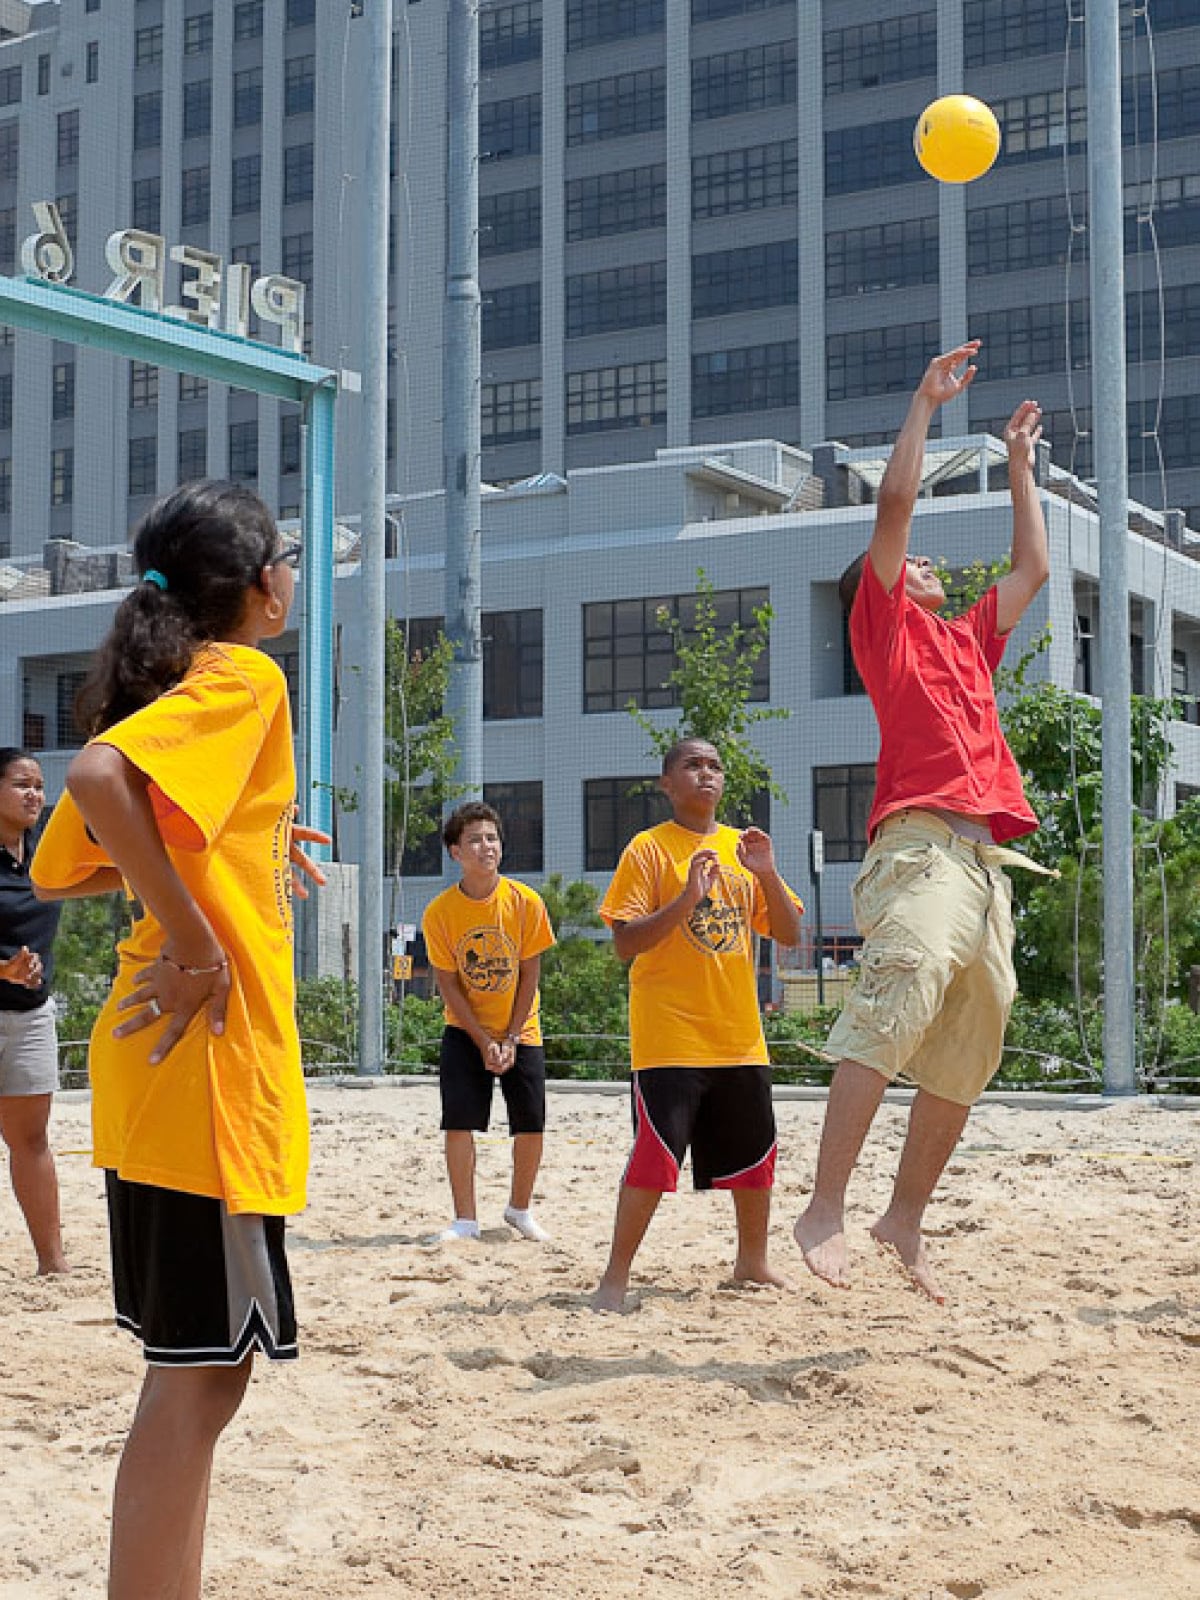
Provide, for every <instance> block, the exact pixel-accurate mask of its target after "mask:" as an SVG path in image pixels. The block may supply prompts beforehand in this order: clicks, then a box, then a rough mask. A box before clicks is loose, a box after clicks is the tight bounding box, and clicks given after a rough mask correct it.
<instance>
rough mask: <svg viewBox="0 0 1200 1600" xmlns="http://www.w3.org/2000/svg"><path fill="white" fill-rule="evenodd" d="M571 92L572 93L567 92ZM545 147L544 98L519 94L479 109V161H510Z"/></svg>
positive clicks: (536, 152) (537, 152)
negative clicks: (543, 131) (543, 137)
mask: <svg viewBox="0 0 1200 1600" xmlns="http://www.w3.org/2000/svg"><path fill="white" fill-rule="evenodd" d="M568 92H569V91H568ZM541 148H542V97H541V95H540V94H523V95H518V96H517V97H516V98H515V99H513V100H489V101H488V102H487V104H486V105H481V106H480V108H479V159H480V160H481V161H507V160H509V159H510V157H514V156H533V155H537V154H539V152H540V151H541Z"/></svg>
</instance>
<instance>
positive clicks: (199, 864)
mask: <svg viewBox="0 0 1200 1600" xmlns="http://www.w3.org/2000/svg"><path fill="white" fill-rule="evenodd" d="M133 554H134V560H135V562H136V565H137V570H138V572H139V574H140V580H139V582H138V583H137V584H136V585H135V586H134V588H133V589H132V591H131V592H130V593H129V594H128V595H127V596H126V598H125V599H124V600H123V601H122V603H121V605H120V606H119V607H118V609H117V612H116V615H115V617H114V619H113V625H112V628H111V630H110V632H109V635H108V637H107V639H106V640H105V641H104V643H103V644H102V645H101V647H100V650H99V652H98V654H97V657H96V661H95V665H94V667H93V670H92V673H91V676H90V678H89V680H88V682H87V683H86V684H85V686H84V689H83V692H82V695H81V698H80V714H81V717H82V718H83V721H84V724H85V726H86V728H87V731H88V732H89V733H90V734H91V735H92V740H91V743H90V744H88V745H87V747H86V748H85V749H84V750H82V751H81V752H80V754H79V755H78V756H77V757H76V758H75V760H74V761H73V762H72V763H71V767H70V769H69V771H68V773H67V793H66V795H64V797H63V799H62V800H61V801H60V803H59V805H58V807H57V809H56V810H55V813H54V816H53V817H52V818H51V821H50V824H49V826H48V827H47V829H46V833H45V835H44V837H43V839H42V842H41V845H40V846H39V849H38V852H37V855H36V857H35V860H34V864H33V877H34V881H35V884H36V885H37V886H38V889H39V892H40V893H42V894H43V895H44V896H45V897H47V898H58V897H63V896H69V895H81V894H95V893H102V892H106V891H109V890H111V889H113V888H115V887H125V888H126V889H127V891H128V892H129V893H130V894H131V895H132V896H134V897H136V900H137V901H138V902H139V903H140V915H139V916H138V919H137V921H136V922H135V924H134V928H133V931H132V933H131V934H130V936H129V938H128V939H127V940H126V941H125V942H124V943H123V945H122V946H121V948H120V950H119V952H118V953H119V956H120V966H119V971H118V974H117V977H116V979H115V981H114V984H113V989H112V993H111V994H110V996H109V998H108V1001H107V1003H106V1005H105V1007H104V1009H103V1011H102V1012H101V1014H100V1017H99V1018H98V1020H97V1023H96V1027H95V1031H94V1033H93V1035H92V1042H91V1048H90V1053H89V1071H90V1074H91V1079H92V1090H93V1112H92V1116H93V1143H94V1150H95V1161H96V1164H97V1166H100V1167H103V1168H104V1169H105V1177H106V1184H107V1188H108V1204H109V1220H110V1231H111V1240H112V1258H113V1280H114V1292H115V1298H116V1315H117V1321H118V1322H119V1323H120V1324H121V1325H122V1326H123V1327H127V1328H129V1329H130V1330H131V1331H132V1332H133V1333H134V1334H136V1335H137V1336H138V1337H139V1338H140V1339H141V1340H142V1344H143V1347H144V1351H145V1356H146V1359H147V1361H148V1363H149V1369H148V1372H147V1375H146V1379H145V1383H144V1385H143V1388H142V1394H141V1398H140V1400H139V1403H138V1408H137V1413H136V1416H135V1418H134V1422H133V1426H132V1428H131V1431H130V1434H129V1438H128V1439H127V1441H126V1444H125V1450H124V1454H123V1456H122V1459H121V1465H120V1468H119V1470H118V1473H117V1485H116V1494H115V1498H114V1505H113V1524H112V1552H111V1565H110V1575H109V1584H110V1587H109V1596H110V1600H135V1597H137V1600H141V1597H143V1596H145V1595H148V1594H164V1595H166V1594H170V1595H178V1596H179V1597H180V1600H193V1597H198V1596H199V1593H200V1567H201V1555H202V1543H203V1530H204V1520H205V1513H206V1510H207V1500H208V1483H209V1475H210V1471H211V1467H212V1458H213V1452H214V1450H215V1447H216V1442H217V1439H218V1438H219V1436H220V1434H221V1432H222V1430H223V1429H224V1427H225V1426H226V1424H227V1423H228V1422H229V1421H230V1419H231V1418H232V1417H233V1415H234V1413H235V1412H236V1411H237V1409H238V1406H239V1405H240V1403H241V1400H242V1396H243V1394H244V1393H245V1388H246V1384H247V1382H248V1380H249V1377H250V1370H251V1365H252V1362H253V1352H254V1351H255V1350H256V1349H258V1350H261V1351H263V1353H264V1354H266V1355H267V1356H269V1357H270V1358H271V1359H273V1360H286V1359H288V1358H292V1357H294V1356H295V1355H296V1326H295V1314H294V1309H293V1305H292V1293H291V1283H290V1279H289V1276H288V1269H287V1260H286V1256H285V1254H284V1243H283V1233H284V1218H285V1216H287V1215H288V1214H290V1213H292V1212H295V1211H298V1210H300V1209H301V1208H302V1207H303V1205H304V1190H305V1177H306V1171H307V1164H308V1119H307V1113H306V1108H305V1097H304V1082H303V1077H302V1074H301V1066H300V1045H299V1038H298V1035H297V1031H296V1023H295V1011H294V998H295V997H294V986H293V978H292V919H291V866H290V864H291V861H292V859H293V858H294V859H296V860H297V861H298V862H299V863H300V864H301V865H303V866H305V867H306V868H309V869H310V870H311V871H312V875H313V876H315V877H316V878H317V881H321V880H320V875H319V874H318V873H316V871H315V869H311V864H310V863H308V862H307V860H306V858H304V857H303V856H302V854H301V852H299V851H298V850H295V849H294V846H293V839H294V837H295V835H296V834H297V833H298V834H299V835H300V836H301V837H307V838H317V837H320V836H318V835H316V834H314V833H312V832H311V830H308V829H295V828H294V827H293V822H292V817H293V811H294V802H295V771H294V767H293V760H292V736H291V722H290V716H289V711H288V699H287V688H286V684H285V681H284V678H283V674H282V673H281V672H280V670H279V667H278V666H277V665H276V664H275V663H274V662H273V661H271V659H270V658H269V657H268V656H266V655H265V654H263V653H262V652H261V651H260V650H259V649H258V648H257V646H258V645H259V643H260V642H261V641H262V640H263V639H270V638H274V637H276V636H277V635H278V634H279V633H281V632H282V631H283V628H284V626H285V625H286V621H287V614H288V608H289V606H290V604H291V601H292V591H293V585H294V581H295V580H294V577H293V567H294V566H295V565H296V564H297V560H298V555H299V551H298V548H296V547H290V548H289V547H286V546H284V545H283V544H282V542H281V540H280V536H279V533H278V530H277V529H276V527H275V525H274V522H273V521H272V519H271V515H270V512H269V511H268V510H267V508H266V506H264V505H263V503H262V502H261V501H260V500H259V499H258V498H257V496H255V495H253V494H251V493H250V492H249V491H248V490H245V489H242V488H240V487H238V486H237V485H235V484H232V483H220V482H202V483H192V484H187V485H184V486H183V487H182V488H180V489H177V490H176V491H175V492H174V493H173V494H170V495H168V496H167V497H166V498H165V499H163V500H161V501H160V502H159V503H158V504H157V505H156V506H154V507H153V508H152V510H151V511H150V512H149V513H148V514H147V516H146V517H145V518H144V519H143V521H142V523H141V524H140V526H139V527H138V529H137V532H136V535H135V537H134V544H133Z"/></svg>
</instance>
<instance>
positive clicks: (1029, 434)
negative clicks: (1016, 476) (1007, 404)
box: [1004, 400, 1042, 472]
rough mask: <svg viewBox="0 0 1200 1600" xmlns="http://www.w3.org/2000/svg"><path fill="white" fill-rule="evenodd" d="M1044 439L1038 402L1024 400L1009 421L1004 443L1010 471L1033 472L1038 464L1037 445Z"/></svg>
mask: <svg viewBox="0 0 1200 1600" xmlns="http://www.w3.org/2000/svg"><path fill="white" fill-rule="evenodd" d="M1041 437H1042V408H1041V406H1040V405H1038V403H1037V401H1036V400H1022V401H1021V404H1020V405H1019V406H1018V407H1017V409H1016V410H1015V411H1014V412H1013V414H1012V416H1011V417H1010V418H1009V419H1008V426H1007V427H1006V428H1005V430H1004V443H1005V444H1006V445H1007V446H1008V466H1009V470H1010V471H1012V469H1013V468H1014V467H1015V468H1018V469H1022V468H1023V469H1026V470H1028V471H1029V472H1032V471H1033V469H1034V467H1035V465H1036V464H1037V445H1038V440H1039V439H1040V438H1041Z"/></svg>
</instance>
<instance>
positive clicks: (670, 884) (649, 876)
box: [600, 822, 799, 1072]
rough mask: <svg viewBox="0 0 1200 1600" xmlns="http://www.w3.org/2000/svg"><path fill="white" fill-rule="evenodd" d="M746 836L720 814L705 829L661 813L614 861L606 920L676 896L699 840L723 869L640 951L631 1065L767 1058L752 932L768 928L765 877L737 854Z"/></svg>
mask: <svg viewBox="0 0 1200 1600" xmlns="http://www.w3.org/2000/svg"><path fill="white" fill-rule="evenodd" d="M740 837H741V835H740V834H739V832H738V830H737V829H736V828H726V827H724V826H723V825H720V824H718V827H717V830H716V832H715V833H708V834H699V833H693V832H692V831H691V829H690V828H683V827H680V825H679V824H678V823H677V822H661V823H659V825H658V827H656V828H649V829H647V831H646V832H645V833H639V834H638V835H637V836H636V837H635V838H634V839H632V840H631V841H630V842H629V844H627V845H626V847H625V849H624V851H623V852H622V855H621V859H620V861H619V862H618V863H617V870H616V872H615V873H614V875H613V880H612V882H611V883H610V884H609V886H608V893H607V894H606V895H605V896H604V900H603V903H602V904H601V906H600V915H601V916H602V917H603V918H604V920H605V922H607V923H609V924H610V925H611V924H612V923H614V922H635V921H637V920H638V919H639V918H641V917H648V916H650V915H652V914H653V913H654V912H655V911H660V910H661V909H662V908H663V906H665V905H669V904H670V903H671V901H672V900H676V899H678V897H679V895H680V894H681V893H682V891H683V887H684V885H685V884H686V882H687V876H688V871H689V868H690V867H691V862H692V857H693V856H694V855H695V854H696V852H697V851H698V850H715V851H716V852H717V856H718V859H719V861H720V869H721V875H720V878H719V879H718V881H717V882H716V883H715V884H714V885H713V888H712V890H711V891H710V892H709V894H708V895H707V896H706V897H705V898H704V899H703V900H702V901H701V902H700V904H699V905H698V906H697V907H696V909H695V910H694V911H693V912H692V914H691V916H690V917H689V918H688V920H687V921H686V922H685V923H683V924H681V926H679V927H678V928H674V929H672V931H671V932H670V933H669V934H668V935H667V937H666V938H665V939H663V940H661V941H660V942H659V943H658V944H656V945H655V946H654V947H653V948H652V949H650V950H645V951H643V952H642V954H641V955H639V956H635V957H634V960H633V964H632V966H631V967H630V969H629V1035H630V1047H631V1051H632V1056H633V1069H634V1071H635V1072H641V1071H643V1070H644V1069H646V1068H647V1067H741V1066H761V1065H765V1064H766V1062H767V1060H768V1056H767V1043H766V1040H765V1039H764V1037H763V1030H762V1019H761V1017H760V1015H759V1009H758V990H757V984H756V979H755V971H754V944H753V940H752V938H751V932H752V931H753V932H754V933H761V934H769V933H770V931H771V929H770V919H769V916H768V913H767V903H766V897H765V896H764V894H763V891H762V886H761V885H760V883H759V881H758V879H757V878H756V877H755V876H754V874H753V873H752V872H748V871H747V870H746V868H745V867H743V866H742V864H741V862H740V861H739V860H738V858H737V843H738V840H739V838H740ZM788 892H789V893H791V891H790V890H789V891H788ZM793 898H795V897H794V896H793ZM797 904H799V901H797Z"/></svg>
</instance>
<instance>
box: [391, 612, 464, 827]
mask: <svg viewBox="0 0 1200 1600" xmlns="http://www.w3.org/2000/svg"><path fill="white" fill-rule="evenodd" d="M453 656H454V650H453V646H452V645H451V644H450V641H449V640H448V639H447V638H446V636H445V634H443V633H439V634H438V636H437V640H436V642H435V643H434V645H433V647H432V649H430V650H429V651H427V652H424V653H423V652H422V651H420V650H413V651H410V650H409V648H408V640H407V638H406V635H405V632H404V629H403V628H402V627H401V626H400V624H399V623H397V622H395V621H393V620H392V619H391V618H389V619H388V625H387V704H386V709H385V712H384V736H385V740H386V744H385V758H386V761H387V765H388V770H389V773H390V777H389V778H388V780H387V815H388V816H389V817H391V818H392V819H393V827H394V831H395V834H396V837H397V838H398V839H402V840H403V841H405V842H406V843H410V844H411V843H414V842H418V841H420V840H422V839H425V838H427V837H428V836H429V834H431V833H436V832H437V830H438V826H439V824H440V821H441V815H442V811H443V809H444V808H445V805H446V803H447V802H448V801H450V800H453V799H454V798H455V797H456V796H457V795H460V794H462V793H463V792H464V790H463V785H462V784H460V783H457V782H456V781H455V776H454V774H455V771H456V769H457V767H458V752H457V750H456V748H455V744H454V723H453V721H452V719H451V718H450V717H449V716H447V715H446V710H445V706H446V690H447V687H448V685H449V682H450V664H451V661H452V660H453ZM397 855H399V851H397Z"/></svg>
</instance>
